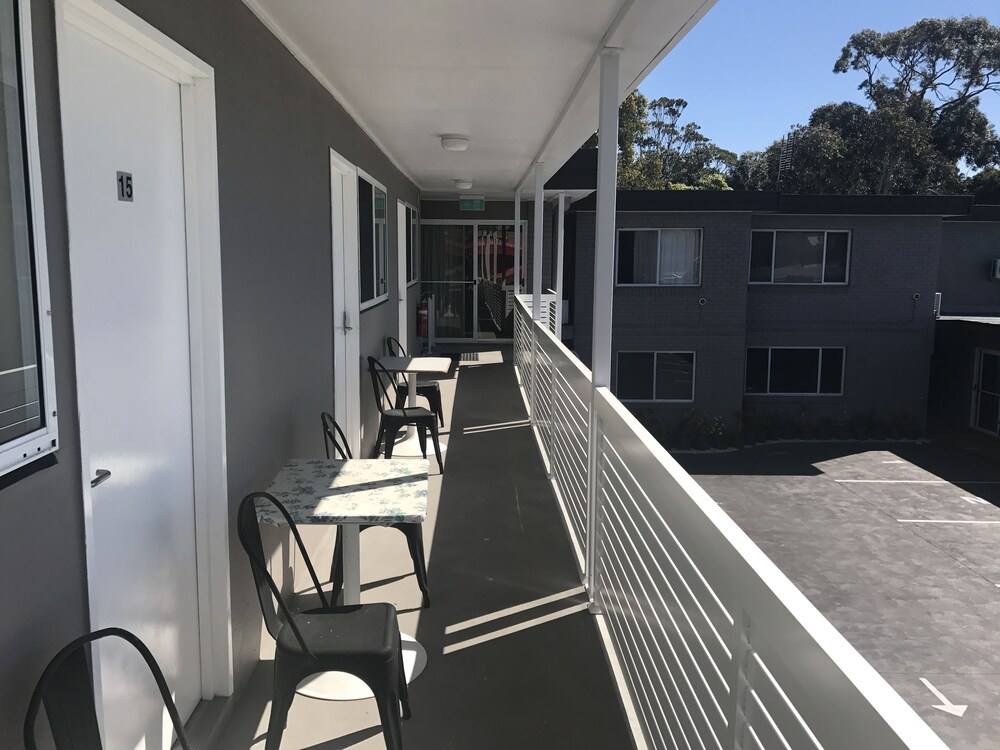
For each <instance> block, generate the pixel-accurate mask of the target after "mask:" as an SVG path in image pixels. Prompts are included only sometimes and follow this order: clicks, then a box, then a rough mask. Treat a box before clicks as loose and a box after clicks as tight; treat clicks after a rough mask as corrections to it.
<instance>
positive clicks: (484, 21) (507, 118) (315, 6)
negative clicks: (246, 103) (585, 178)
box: [244, 0, 715, 197]
mask: <svg viewBox="0 0 1000 750" xmlns="http://www.w3.org/2000/svg"><path fill="white" fill-rule="evenodd" d="M244 2H245V3H246V4H247V5H248V6H249V7H250V8H251V9H252V10H253V11H254V12H255V13H256V14H257V15H258V16H259V17H260V18H261V20H262V21H263V22H264V23H265V24H266V25H267V26H268V27H269V28H270V29H271V31H272V32H273V33H274V34H275V35H276V36H277V37H278V38H279V39H280V40H281V41H282V42H283V43H284V44H285V46H286V47H288V49H289V50H290V51H291V52H292V53H293V54H294V55H295V56H296V57H297V58H298V59H299V60H300V62H302V63H303V65H305V66H306V67H307V68H308V69H309V70H310V71H311V72H312V74H313V75H314V76H315V77H316V78H317V79H318V80H319V81H320V82H321V83H322V84H323V85H324V86H325V87H326V88H327V89H329V91H330V92H331V93H332V94H333V95H334V96H335V97H336V98H337V100H338V101H339V102H340V103H341V104H342V105H343V106H344V107H345V109H346V110H347V111H348V112H349V113H350V114H351V116H352V117H353V118H354V119H355V120H356V121H357V122H358V124H359V125H360V126H361V127H362V128H363V129H364V130H365V131H366V132H367V133H368V135H369V136H370V137H371V138H372V139H373V140H374V141H375V143H376V144H377V145H378V146H379V147H380V148H381V149H382V150H383V151H384V152H385V153H386V155H387V156H388V157H389V158H390V159H391V160H392V161H393V162H394V163H395V164H396V166H397V167H398V168H399V169H400V170H401V171H402V172H403V173H404V174H406V175H407V176H408V177H409V178H410V179H411V180H412V181H413V182H414V183H415V184H416V185H417V186H418V187H419V188H420V190H421V191H422V192H423V193H424V194H425V195H427V197H431V196H432V195H433V194H435V193H446V194H452V195H453V194H454V193H455V187H454V180H455V179H457V178H462V179H468V180H471V181H472V183H473V187H472V192H474V193H479V194H488V195H490V196H501V195H506V196H510V194H511V193H512V192H513V191H514V190H515V189H517V188H518V187H521V186H524V187H529V188H530V187H531V186H533V184H534V183H533V164H534V163H535V162H536V161H541V162H544V163H545V173H546V176H550V175H551V174H552V173H553V172H554V171H555V170H556V169H558V168H559V166H561V165H562V164H563V162H565V161H566V159H568V158H569V157H570V155H572V154H573V152H574V151H575V150H576V149H577V148H579V147H580V145H581V144H582V143H583V141H585V140H586V139H587V137H588V136H589V135H590V134H591V133H593V132H594V130H595V129H596V127H597V104H598V79H599V72H600V71H599V68H600V61H599V58H600V53H601V50H602V49H603V48H604V47H618V48H620V49H621V50H622V52H621V79H620V80H621V86H620V96H619V98H620V99H624V98H625V96H627V95H628V93H629V92H630V91H632V90H633V89H634V88H635V87H636V86H637V85H638V84H639V83H640V82H641V81H642V80H643V78H645V76H646V75H647V74H648V73H649V72H650V71H651V70H652V69H653V68H654V67H655V66H656V64H657V63H659V61H660V60H661V59H663V57H664V56H666V54H667V53H668V52H669V51H670V50H671V49H672V48H673V47H674V46H675V45H676V44H677V42H678V41H680V39H681V38H683V36H684V35H685V34H686V33H687V32H688V31H689V30H690V29H691V28H692V27H693V26H694V25H695V24H696V23H697V22H698V21H699V20H700V19H701V18H702V17H703V16H704V15H705V13H707V12H708V10H709V9H710V8H711V7H712V5H713V4H714V3H715V0H624V2H623V1H622V0H586V2H581V0H380V1H376V2H357V1H354V2H351V1H348V0H295V2H289V0H244ZM445 134H460V135H464V136H467V137H468V138H469V139H470V142H469V147H468V150H466V151H464V152H451V151H445V150H444V149H443V148H442V147H441V144H440V137H441V136H442V135H445Z"/></svg>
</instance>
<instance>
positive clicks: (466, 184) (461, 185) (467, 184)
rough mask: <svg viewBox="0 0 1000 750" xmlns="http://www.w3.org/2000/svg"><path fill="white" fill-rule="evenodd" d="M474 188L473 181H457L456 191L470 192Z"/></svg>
mask: <svg viewBox="0 0 1000 750" xmlns="http://www.w3.org/2000/svg"><path fill="white" fill-rule="evenodd" d="M471 187H472V180H461V179H459V180H455V189H456V190H468V189H469V188H471Z"/></svg>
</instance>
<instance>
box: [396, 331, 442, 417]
mask: <svg viewBox="0 0 1000 750" xmlns="http://www.w3.org/2000/svg"><path fill="white" fill-rule="evenodd" d="M385 348H386V349H387V350H388V351H389V356H390V357H405V356H406V349H404V348H403V345H402V344H400V343H399V339H395V338H393V337H392V336H386V337H385ZM410 377H412V378H415V377H417V376H416V375H411V376H410ZM399 395H400V397H401V398H403V399H405V398H406V395H407V394H406V391H403V390H400V393H399ZM417 395H418V396H422V397H424V398H426V399H427V404H428V405H429V406H430V408H431V411H432V412H434V413H435V414H437V418H438V423H439V424H440V425H441V426H442V427H444V407H443V405H442V402H441V386H440V385H438V384H437V383H436V382H434V381H433V380H431V381H426V382H423V383H421V382H420V381H419V380H418V381H417ZM396 406H397V407H399V406H404V404H403V403H402V402H399V403H397V404H396Z"/></svg>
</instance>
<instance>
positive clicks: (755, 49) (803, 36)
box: [639, 0, 1000, 153]
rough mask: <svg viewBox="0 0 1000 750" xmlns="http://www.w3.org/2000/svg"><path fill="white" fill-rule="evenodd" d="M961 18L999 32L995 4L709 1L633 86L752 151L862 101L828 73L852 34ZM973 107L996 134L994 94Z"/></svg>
mask: <svg viewBox="0 0 1000 750" xmlns="http://www.w3.org/2000/svg"><path fill="white" fill-rule="evenodd" d="M969 15H972V16H985V17H986V18H988V19H990V22H991V23H993V24H995V25H998V26H1000V0H936V1H935V2H930V1H929V0H837V2H816V0H718V2H717V3H716V5H715V7H714V8H712V10H711V11H709V13H708V15H706V16H705V18H704V19H702V21H701V22H700V23H699V24H698V25H697V26H695V27H694V29H693V30H692V31H691V32H690V33H689V34H688V35H687V37H685V38H684V39H682V40H681V43H680V44H679V45H677V47H676V48H675V49H674V51H673V52H671V53H670V54H669V55H668V56H667V57H666V59H664V61H663V62H662V63H660V65H659V66H658V67H657V68H656V70H654V71H653V72H652V73H651V74H650V75H649V77H647V78H646V80H645V81H644V82H643V83H642V85H640V86H639V90H640V91H641V92H642V93H643V94H645V95H646V96H648V97H650V98H653V99H655V98H657V97H660V96H669V97H675V98H681V99H686V100H687V102H688V108H687V110H686V111H685V120H684V121H685V122H687V121H694V122H697V123H698V124H699V125H701V127H702V132H703V133H704V134H705V135H706V136H708V137H709V138H711V139H712V140H713V141H714V142H715V143H716V144H718V145H719V146H721V147H723V148H727V149H729V150H731V151H735V152H737V153H740V152H742V151H749V150H760V149H763V148H765V147H767V146H768V145H769V144H770V143H771V142H772V141H774V140H776V139H778V138H780V137H781V136H782V135H783V134H785V133H786V132H788V130H789V128H790V127H791V126H792V125H794V124H795V123H804V122H806V121H807V120H808V119H809V113H810V112H812V110H813V109H814V108H815V107H817V106H819V105H821V104H825V103H827V102H833V101H845V100H853V101H863V97H862V96H861V92H860V91H858V89H857V86H858V83H860V82H861V74H860V73H855V72H849V73H841V74H835V73H833V64H834V62H835V61H836V60H837V58H838V57H839V56H840V50H841V48H842V47H843V46H844V44H845V43H846V42H847V40H848V38H850V36H851V34H853V33H854V32H856V31H860V30H861V29H865V28H872V29H875V30H877V31H894V30H896V29H900V28H903V27H904V26H909V25H910V24H912V23H914V22H916V21H919V20H920V19H921V18H933V17H944V16H959V17H961V16H969ZM981 106H982V109H983V111H984V112H985V113H986V114H987V116H988V117H989V118H990V120H991V121H992V122H993V124H994V125H995V126H996V127H997V128H998V129H1000V94H990V95H987V96H984V97H983V98H982V105H981Z"/></svg>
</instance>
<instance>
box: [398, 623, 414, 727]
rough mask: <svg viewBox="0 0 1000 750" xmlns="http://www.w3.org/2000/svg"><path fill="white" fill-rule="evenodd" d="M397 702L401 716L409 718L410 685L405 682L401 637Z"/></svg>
mask: <svg viewBox="0 0 1000 750" xmlns="http://www.w3.org/2000/svg"><path fill="white" fill-rule="evenodd" d="M398 657H399V669H398V672H399V703H400V705H401V706H402V709H403V718H404V719H409V718H410V717H411V716H412V715H413V714H411V713H410V687H409V685H407V684H406V665H405V664H403V639H402V638H400V639H399V653H398Z"/></svg>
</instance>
